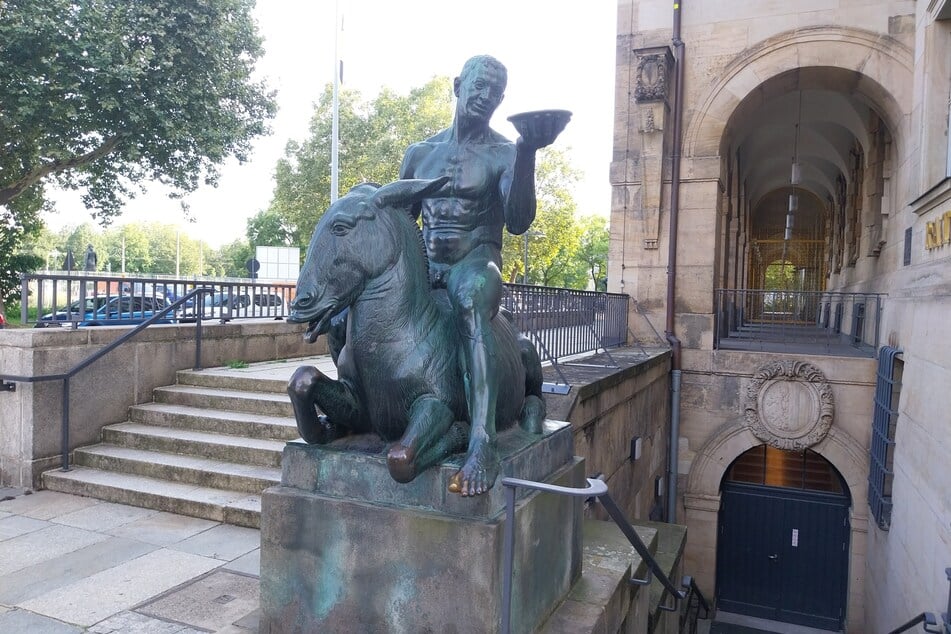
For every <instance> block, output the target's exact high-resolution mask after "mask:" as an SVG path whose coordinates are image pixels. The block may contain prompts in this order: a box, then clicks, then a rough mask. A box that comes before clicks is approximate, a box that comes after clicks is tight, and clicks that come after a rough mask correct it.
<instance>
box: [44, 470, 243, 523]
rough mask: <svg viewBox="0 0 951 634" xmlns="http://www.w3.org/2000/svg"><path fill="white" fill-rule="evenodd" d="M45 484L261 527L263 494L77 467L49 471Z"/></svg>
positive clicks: (101, 496)
mask: <svg viewBox="0 0 951 634" xmlns="http://www.w3.org/2000/svg"><path fill="white" fill-rule="evenodd" d="M43 486H44V487H45V488H47V489H50V490H51V491H60V492H62V493H72V494H75V495H85V496H88V497H94V498H97V499H100V500H106V501H107V502H118V503H120V504H129V505H132V506H140V507H143V508H149V509H155V510H158V511H167V512H169V513H178V514H180V515H189V516H192V517H200V518H203V519H208V520H213V521H216V522H225V523H227V524H234V525H237V526H248V527H250V528H259V527H260V523H261V496H260V495H255V494H249V493H245V492H240V491H223V490H221V489H212V488H209V487H203V486H196V485H194V484H183V483H179V482H166V481H163V480H157V479H155V478H147V477H145V476H139V475H132V474H128V473H111V472H108V471H102V470H99V469H92V468H89V467H82V466H75V467H73V468H72V469H71V470H70V471H66V472H63V471H47V472H45V473H44V474H43Z"/></svg>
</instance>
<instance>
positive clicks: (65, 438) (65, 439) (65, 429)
mask: <svg viewBox="0 0 951 634" xmlns="http://www.w3.org/2000/svg"><path fill="white" fill-rule="evenodd" d="M62 400H63V423H62V429H60V434H61V442H62V444H63V447H62V452H63V457H62V465H63V467H62V468H63V471H69V377H68V376H67V377H65V378H63V399H62Z"/></svg>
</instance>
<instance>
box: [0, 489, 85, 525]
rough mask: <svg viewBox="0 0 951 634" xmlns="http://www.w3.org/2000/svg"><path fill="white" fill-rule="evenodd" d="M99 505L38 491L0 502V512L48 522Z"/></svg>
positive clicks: (64, 495)
mask: <svg viewBox="0 0 951 634" xmlns="http://www.w3.org/2000/svg"><path fill="white" fill-rule="evenodd" d="M99 503H100V502H99V500H95V499H93V498H86V497H82V496H79V495H70V494H69V493H58V492H56V491H39V492H37V493H34V494H32V495H21V496H20V497H17V498H14V499H12V500H7V501H6V502H0V511H5V512H7V513H15V514H17V515H25V516H26V517H32V518H34V519H38V520H49V519H53V518H54V517H59V516H60V515H66V514H67V513H72V512H73V511H78V510H79V509H82V508H86V507H87V506H94V505H96V504H99Z"/></svg>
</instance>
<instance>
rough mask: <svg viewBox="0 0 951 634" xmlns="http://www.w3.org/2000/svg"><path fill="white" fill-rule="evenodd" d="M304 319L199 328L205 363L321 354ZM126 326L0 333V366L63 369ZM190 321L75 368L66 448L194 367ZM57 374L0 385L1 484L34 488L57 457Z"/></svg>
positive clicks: (90, 439)
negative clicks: (309, 340) (308, 339)
mask: <svg viewBox="0 0 951 634" xmlns="http://www.w3.org/2000/svg"><path fill="white" fill-rule="evenodd" d="M304 328H305V326H304V325H291V324H287V323H285V322H277V321H273V322H250V321H244V322H243V321H233V322H230V323H227V324H219V323H214V324H205V325H204V326H203V342H202V365H203V366H205V367H213V366H220V365H224V364H226V363H227V362H229V361H244V362H248V363H251V362H255V361H270V360H274V359H285V358H292V357H301V356H307V355H312V354H321V353H325V352H326V346H325V345H324V344H323V340H321V341H320V342H318V344H317V345H308V344H306V343H304V341H303V338H302V336H301V335H302V333H303V330H304ZM128 330H129V329H128V328H121V327H101V328H78V329H75V330H73V329H69V328H55V329H54V328H41V329H25V328H24V329H5V330H0V373H3V374H12V375H18V376H41V375H48V374H58V373H62V372H65V371H67V370H69V369H70V368H72V367H73V366H75V365H76V364H77V363H80V362H81V361H82V360H84V359H86V358H87V357H89V356H90V355H91V354H93V353H94V352H96V351H98V350H100V349H102V348H104V347H105V346H107V345H109V344H110V343H112V342H113V341H115V340H116V339H117V338H119V337H121V336H122V335H123V334H125V333H127V332H128ZM194 334H195V327H194V326H193V325H171V326H154V327H151V328H148V329H146V330H145V331H143V332H142V333H140V334H139V335H137V336H136V337H135V338H134V339H132V340H131V341H128V342H126V343H124V344H123V345H121V346H119V347H118V348H117V349H115V350H113V351H112V352H110V353H109V354H108V355H106V356H105V357H103V358H102V359H100V360H99V361H97V362H95V363H94V364H93V365H91V366H89V367H87V368H85V369H84V370H82V371H81V372H79V373H78V374H77V375H76V376H75V377H74V378H73V379H72V380H71V381H70V389H69V403H70V408H69V416H70V425H69V448H70V450H72V449H75V448H76V447H79V446H81V445H87V444H90V443H95V442H98V440H99V433H100V430H101V429H102V427H103V426H105V425H109V424H112V423H117V422H122V421H125V420H127V418H126V417H127V414H128V409H129V407H130V406H132V405H134V404H137V403H144V402H150V401H151V400H152V390H153V389H155V388H156V387H161V386H164V385H170V384H173V383H175V372H176V371H177V370H182V369H187V368H192V367H194V364H195V339H194ZM62 386H63V382H62V381H50V382H42V383H32V384H31V383H17V384H16V389H15V391H13V392H7V391H3V392H0V485H3V486H21V487H35V486H38V484H39V475H40V473H42V472H43V471H45V470H47V469H49V468H52V467H55V466H57V465H58V464H59V462H60V452H61V446H62V445H61V427H62V425H61V422H62V405H61V403H62V393H63V387H62Z"/></svg>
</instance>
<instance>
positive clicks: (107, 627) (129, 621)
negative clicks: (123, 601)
mask: <svg viewBox="0 0 951 634" xmlns="http://www.w3.org/2000/svg"><path fill="white" fill-rule="evenodd" d="M86 632H88V633H89V634H205V632H206V630H196V629H194V628H192V627H189V626H188V625H184V624H182V623H171V622H169V621H164V620H162V619H156V618H154V617H151V616H148V615H147V614H139V613H138V612H119V613H118V614H114V615H112V616H110V617H109V618H108V619H106V620H104V621H100V622H99V623H96V624H95V625H93V626H92V627H91V628H89V629H88V630H86Z"/></svg>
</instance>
